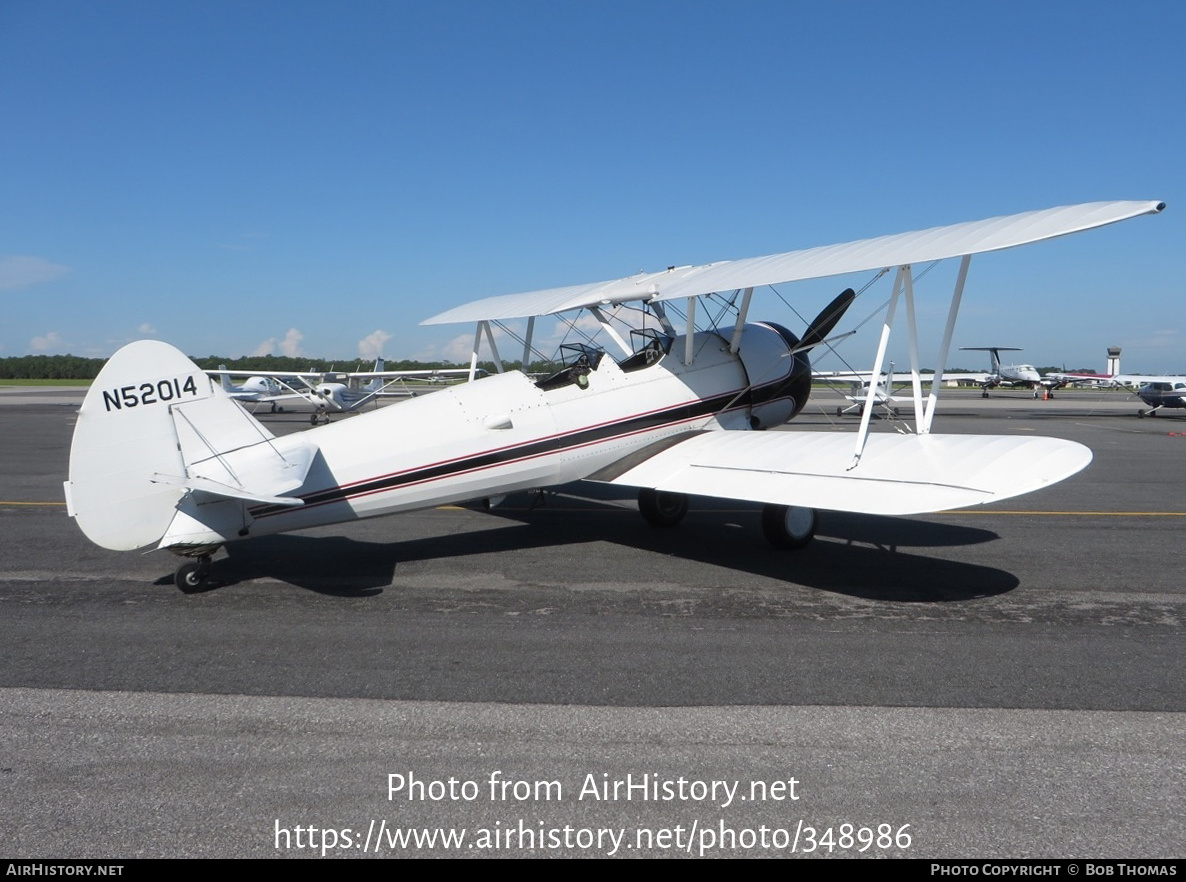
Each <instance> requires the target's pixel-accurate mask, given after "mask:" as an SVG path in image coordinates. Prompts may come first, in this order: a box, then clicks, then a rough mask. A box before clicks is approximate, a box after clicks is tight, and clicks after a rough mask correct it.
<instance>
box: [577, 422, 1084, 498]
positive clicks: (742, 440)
mask: <svg viewBox="0 0 1186 882" xmlns="http://www.w3.org/2000/svg"><path fill="white" fill-rule="evenodd" d="M853 445H854V438H853V436H852V435H851V434H839V433H832V432H794V431H789V432H737V431H718V432H705V433H703V434H699V435H693V436H691V437H689V438H687V439H686V440H683V441H681V442H679V443H675V444H671V443H670V442H666V443H664V442H661V443H660V444H659V445H656V448H652V450H653V451H654V452H652V453H651V454H650V455H649V456H646V451H643V452H642V454H641V455H642V456H646V458H645V459H643V460H642V461H641V462H640V461H639V456H640V454H635V455H634V456H633V457H630V458H628V460H625V461H623V462H621V463H619V464H618V465H617V466H615V467H611V468H609V469H604V470H602V471H601V472H599V473H597V474H595V475H592V476H591V478H592V479H593V480H598V481H605V482H609V483H613V484H623V485H626V486H633V487H652V488H654V489H656V490H661V491H667V492H673V493H689V494H694V495H699V496H715V497H722V498H725V499H739V500H748V501H752V502H765V503H774V504H777V505H796V506H806V507H810V508H818V509H825V510H832V511H852V512H863V513H866V514H882V515H908V514H922V513H925V512H934V511H946V510H948V509H953V508H964V507H967V506H972V505H985V504H987V503H990V502H997V501H999V500H1002V499H1008V498H1010V497H1012V496H1019V495H1021V494H1023V493H1030V492H1032V491H1034V490H1038V489H1041V488H1042V487H1046V486H1048V485H1050V484H1055V483H1057V482H1059V481H1061V480H1063V479H1065V478H1069V477H1070V476H1071V475H1073V474H1075V473H1076V472H1079V471H1081V470H1082V469H1084V468H1086V467H1087V466H1088V464H1089V463H1090V462H1091V450H1089V449H1088V448H1087V447H1084V446H1083V445H1082V444H1077V443H1075V442H1074V441H1064V440H1061V439H1058V438H1042V437H1036V438H1035V437H1018V436H1012V435H871V436H869V438H868V440H867V442H866V444H865V449H864V452H863V453H862V454H861V458H860V463H859V465H857V466H855V467H853V465H852V464H853V460H854V447H853ZM660 448H661V449H660Z"/></svg>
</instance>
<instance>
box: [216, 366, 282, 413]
mask: <svg viewBox="0 0 1186 882" xmlns="http://www.w3.org/2000/svg"><path fill="white" fill-rule="evenodd" d="M207 373H215V374H217V375H218V377H219V378H220V379H221V381H222V389H223V391H224V392H226V394H227V395H228V396H230V397H231V398H232V399H234V400H235V401H250V402H253V403H256V404H259V403H267V404H271V405H272V412H273V413H275V411H276V409H277V408H276V402H277V401H280V400H282V399H283V397H284V389H283V387H282V386H281V385H280V384H279V383H278V382H277V381H276V380H275V379H274V378H273V377H270V376H261V375H259V374H255V373H250V374H247V379H246V380H244V381H243V382H242V383H240V384H238V385H235V384H234V383H232V382H231V377H232V376H233V375H237V374H238V373H239V372H238V371H235V372H233V373H232V372H228V371H227V369H226V365H225V364H220V365H219V366H218V370H217V371H207Z"/></svg>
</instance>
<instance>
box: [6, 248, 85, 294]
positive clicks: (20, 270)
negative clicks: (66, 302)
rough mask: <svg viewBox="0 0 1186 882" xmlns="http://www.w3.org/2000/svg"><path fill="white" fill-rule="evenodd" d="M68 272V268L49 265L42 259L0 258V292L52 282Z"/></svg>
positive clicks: (53, 264) (16, 255) (28, 257)
mask: <svg viewBox="0 0 1186 882" xmlns="http://www.w3.org/2000/svg"><path fill="white" fill-rule="evenodd" d="M69 272H70V267H68V266H62V265H61V264H57V263H50V262H49V261H48V260H46V259H45V258H44V257H30V256H27V255H22V254H14V255H11V256H9V257H0V290H7V291H15V290H16V289H17V288H28V287H31V286H32V285H40V284H42V283H43V282H52V281H53V280H54V279H57V278H59V277H61V276H64V275H66V274H67V273H69Z"/></svg>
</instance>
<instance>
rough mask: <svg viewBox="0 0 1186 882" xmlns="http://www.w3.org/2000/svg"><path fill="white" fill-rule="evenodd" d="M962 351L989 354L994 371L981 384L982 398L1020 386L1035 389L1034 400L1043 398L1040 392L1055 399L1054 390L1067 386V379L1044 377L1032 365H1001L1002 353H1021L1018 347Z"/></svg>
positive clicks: (969, 347) (978, 347) (981, 347)
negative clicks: (998, 390)
mask: <svg viewBox="0 0 1186 882" xmlns="http://www.w3.org/2000/svg"><path fill="white" fill-rule="evenodd" d="M960 350H961V351H965V352H987V353H988V359H989V363H990V364H991V366H992V370H991V372H990V373H989V375H988V377H987V378H986V379H985V381H984V382H983V383H982V384H981V385H982V387H983V388H982V391H981V393H980V394H981V396H982V397H984V398H987V397H988V391H989V390H990V389H996V388H997V387H998V386H1009V387H1011V388H1014V389H1016V388H1017V387H1018V386H1020V387H1022V388H1024V389H1033V390H1034V398H1040V397H1042V392H1041V391H1040V390H1045V392H1046V397H1047V398H1053V397H1054V390H1055V389H1061V388H1062V387H1063V386H1065V385H1066V384H1067V381H1066V380H1065V379H1062V378H1061V377H1058V376H1054V377H1043V376H1042V375H1041V374H1040V373H1038V369H1037V368H1036V367H1034V366H1033V365H1032V364H1001V353H1002V352H1020V351H1021V350H1020V349H1018V348H1017V347H1016V346H961V347H960Z"/></svg>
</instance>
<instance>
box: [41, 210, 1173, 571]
mask: <svg viewBox="0 0 1186 882" xmlns="http://www.w3.org/2000/svg"><path fill="white" fill-rule="evenodd" d="M1164 207H1165V206H1164V203H1161V202H1098V203H1089V204H1085V205H1074V206H1065V207H1061V208H1053V209H1046V210H1042V211H1031V212H1026V213H1023V214H1019V215H1011V216H1008V217H998V218H991V219H988V220H983V221H972V222H969V223H962V224H955V225H951V226H944V227H935V228H932V229H928V230H922V231H918V232H912V233H902V234H897V235H890V236H882V237H879V238H874V239H866V240H862V241H858V242H851V243H846V244H840V245H832V246H826V247H822V248H808V249H806V250H801V251H790V252H786V253H783V254H775V255H769V256H766V257H759V258H749V259H742V260H731V261H722V262H718V263H712V264H705V265H701V266H685V267H669V268H667V269H665V270H661V271H659V272H652V273H640V274H637V275H633V276H628V277H626V278H622V279H615V280H612V281H608V282H598V283H593V284H585V285H576V286H570V287H565V288H553V289H548V290H544V291H534V292H529V293H526V294H512V295H504V296H499V297H491V298H486V299H483V300H479V301H476V302H474V303H470V304H468V305H466V306H460V307H457V308H455V309H451V310H448V311H446V312H444V313H441V314H440V315H437V316H434V317H433V318H431V319H428V320H427V322H426V324H445V323H455V322H476V324H477V330H476V332H475V335H474V347H473V349H474V351H473V353H472V354H471V371H472V370H473V368H474V366H476V364H477V359H478V350H479V347H480V344H481V341H482V338H483V336H485V338H486V341H487V343H488V344H489V347H490V349H491V350H492V355H493V360H494V364H495V366H496V367H501V365H502V359H501V357H500V355H499V353H498V348H497V345H496V344H497V341H496V339H495V335H494V334H493V327H494V326H499V325H501V323H502V322H503V321H506V320H512V319H521V318H526V319H527V333H526V335H525V338H524V340H523V342H524V353H525V355H526V354H527V353H529V352H531V351H532V339H533V329H534V320H535V319H536V318H538V317H540V316H550V315H556V314H564V313H571V312H576V311H587V312H588V313H589V314H590V315H592V316H593V318H594V319H596V321H597V322H598V323H599V324H600V325H601V327H602V328H603V329H604V330H605V332H606V336H607V337H608V338H609V341H610V342H611V343H612V345H613V346H614V347H615V348H616V350H617V352H616V354H611V353H610V352H609V351H607V350H606V349H605V348H601V347H599V346H595V345H592V344H588V343H581V344H576V345H573V346H569V347H567V348H566V350H565V351H564V356H565V357H564V363H563V365H562V367H561V368H560V369H559V370H557V371H556V372H555V373H553V374H551V375H549V376H547V377H544V378H542V379H540V380H533V379H532V378H530V377H528V376H527V375H525V374H524V373H522V372H521V371H517V370H501V371H500V372H498V373H495V374H493V375H491V376H488V377H485V378H482V379H476V380H474V381H473V382H467V383H462V384H459V385H455V386H447V387H445V388H443V389H441V390H440V391H438V392H434V393H433V394H431V395H424V396H420V397H418V398H413V399H410V400H408V401H406V402H404V403H402V404H400V405H399V406H397V407H386V408H380V409H378V410H374V411H369V412H367V413H364V414H361V415H359V416H357V417H355V418H353V419H350V420H342V421H339V422H336V423H331V424H329V425H326V426H319V427H316V428H311V429H309V430H307V431H304V432H298V433H294V434H290V435H286V436H284V437H275V436H273V435H272V434H271V433H270V432H269V431H268V430H267V429H266V428H265V427H264V426H263V425H262V424H261V423H259V422H258V421H257V420H255V419H254V418H253V417H252V416H251V415H250V414H248V413H247V412H246V411H245V410H244V409H243V408H242V407H241V406H240V405H239V404H238V403H237V402H235V401H234V400H232V399H231V398H230V397H229V396H228V395H227V394H226V392H225V391H223V389H222V388H221V386H220V385H219V384H218V383H215V382H214V380H213V378H211V377H208V376H207V375H206V374H205V373H204V372H203V371H202V370H200V369H199V368H198V367H197V366H196V365H195V364H194V363H193V362H192V361H190V360H189V359H188V358H187V357H186V356H185V355H184V354H182V353H181V352H180V351H179V350H177V349H175V348H173V347H172V346H170V345H168V344H166V343H163V342H160V341H154V340H143V341H139V342H136V343H131V344H128V345H127V346H125V347H124V348H122V349H120V350H119V351H118V352H116V353H115V355H113V356H112V357H111V359H110V360H109V361H108V362H107V364H106V365H105V366H104V368H103V370H102V371H101V372H100V374H99V376H98V377H97V378H96V380H95V382H94V384H93V385H92V386H91V388H90V391H89V392H88V393H87V396H86V398H85V400H84V402H83V404H82V407H81V409H80V410H79V415H78V422H77V424H76V426H75V430H74V438H73V441H72V444H71V450H70V473H69V478H68V480H67V481H66V482H65V485H64V489H65V495H66V502H67V510H68V512H69V514H70V515H71V516H72V517H73V518H74V519H75V521H76V523H77V524H78V526H79V527H80V528H81V529H82V531H83V533H84V534H85V535H86V536H87V537H89V538H90V540H91V541H93V542H95V543H96V544H98V545H100V546H102V547H104V548H108V549H113V550H126V551H132V550H142V549H164V550H167V551H169V552H171V553H173V554H175V555H179V556H181V557H182V558H184V559H185V562H184V563H183V564H181V566H179V567H178V568H177V570H176V573H175V577H174V578H175V581H176V583H177V585H178V587H180V588H181V589H182V590H183V591H196V590H201V589H202V588H203V587H204V586H205V585H206V583H207V580H208V578H209V574H210V570H211V561H212V555H213V554H214V553H215V552H216V551H217V550H218V549H220V548H221V547H222V546H223V545H225V544H227V543H230V542H241V541H246V540H249V539H251V538H253V537H257V536H266V535H268V534H273V533H280V532H285V531H290V530H298V529H303V528H306V527H316V526H320V525H326V524H336V523H344V522H348V521H354V520H357V519H359V518H365V517H374V516H377V515H385V514H392V513H395V512H405V511H413V510H416V509H422V508H428V507H433V506H439V505H442V504H447V503H454V502H460V501H466V500H480V499H491V498H497V497H499V496H501V495H503V494H507V493H511V492H515V491H520V490H530V489H537V488H544V487H550V486H554V485H558V484H563V483H567V482H570V481H574V480H581V479H584V480H589V481H599V482H604V483H609V484H614V485H617V486H626V487H632V488H635V489H637V490H638V501H639V509H640V511H641V513H642V515H643V516H644V517H645V518H646V519H647V520H648V521H649V522H650V523H652V524H654V525H656V526H667V527H670V526H673V525H675V524H677V523H678V522H679V521H680V520H681V519H682V518H683V516H684V514H685V513H686V511H687V509H688V506H689V497H701V496H704V497H723V498H728V499H738V500H748V501H751V502H757V503H761V504H763V505H764V508H763V512H762V525H763V532H764V533H765V534H766V536H767V538H768V539H769V540H770V541H771V543H772V544H774V545H775V546H777V547H780V548H801V547H803V546H806V545H807V544H808V543H810V541H811V539H812V537H813V536H814V534H815V528H816V522H817V520H816V512H817V510H819V509H825V510H835V511H846V512H860V513H868V514H880V515H909V514H918V513H923V512H936V511H945V510H948V509H953V508H964V507H968V506H976V505H983V504H986V503H992V502H997V501H999V500H1002V499H1008V498H1010V497H1013V496H1017V495H1019V494H1023V493H1029V492H1032V491H1034V490H1038V489H1040V488H1043V487H1047V486H1049V485H1050V484H1053V483H1055V482H1057V481H1061V480H1063V479H1065V478H1067V477H1069V476H1071V475H1073V474H1075V473H1076V472H1078V471H1080V470H1081V469H1083V468H1084V467H1086V466H1087V464H1088V463H1089V462H1090V461H1091V457H1092V454H1091V451H1090V450H1089V449H1088V448H1087V447H1085V446H1083V445H1082V444H1078V443H1076V442H1073V441H1066V440H1063V439H1059V438H1043V437H1033V436H1028V435H1027V436H1018V435H997V436H979V435H942V434H936V433H933V432H932V431H931V426H932V421H933V418H934V415H935V406H936V403H937V400H938V393H939V385H940V384H939V380H938V379H932V382H931V387H930V390H929V393H928V394H927V395H926V396H925V397H924V394H923V391H922V382H921V378H920V372H919V360H918V333H917V332H918V329H917V327H916V324H915V316H916V310H915V308H914V299H915V298H914V280H915V274H914V270H913V267H914V265H916V264H921V263H929V262H931V261H936V260H942V259H944V258H958V259H959V271H958V273H957V276H956V282H955V287H954V289H953V291H952V294H951V303H950V306H949V309H948V318H947V323H946V326H945V328H944V331H943V337H942V341H941V343H940V344H939V347H938V353H939V356H938V363H939V366H940V367H939V369H938V370H937V371H936V377H938V376H940V375H941V374H942V365H944V364H945V363H946V359H947V355H948V352H949V347H950V342H951V337H952V334H953V332H954V327H955V321H956V317H957V315H958V311H959V305H960V302H961V300H962V297H963V293H964V287H965V283H966V280H967V276H968V269H969V266H970V261H971V257H972V255H974V254H980V253H983V252H989V251H998V250H1001V249H1005V248H1012V247H1015V246H1019V245H1024V244H1027V243H1032V242H1038V241H1042V240H1045V239H1050V238H1054V237H1056V236H1063V235H1067V234H1070V233H1076V232H1080V231H1084V230H1089V229H1092V228H1096V227H1101V226H1104V225H1106V224H1112V223H1116V222H1119V221H1123V220H1127V219H1131V218H1136V217H1138V216H1141V215H1146V214H1157V213H1159V212H1161V211H1162V209H1163V208H1164ZM860 272H871V273H873V274H874V275H875V278H876V277H881V276H883V275H885V276H888V275H892V276H893V286H892V293H891V295H890V298H889V302H888V305H887V306H886V308H885V313H884V319H883V324H882V329H881V335H880V339H879V342H878V346H877V353H876V355H875V357H874V360H873V367H872V370H871V375H873V376H878V375H880V373H881V371H882V366H883V364H884V362H885V356H886V351H887V347H888V344H889V340H890V336H891V331H892V328H893V324H894V318H895V316H896V314H897V307H898V305H899V303H904V305H905V313H906V324H907V330H908V335H909V336H908V341H909V349H910V365H911V367H910V380H911V399H912V402H913V427H912V428H913V431H911V432H905V431H903V432H902V433H893V434H890V433H871V432H870V420H871V418H872V415H873V407H872V404H873V400H874V397H875V391H874V389H872V388H871V389H870V390H869V392H868V394H867V398H866V407H865V409H864V412H863V413H862V415H861V419H860V424H859V426H858V427H857V429H856V431H855V432H854V433H847V432H842V433H841V432H835V431H811V430H807V431H794V430H793V429H792V430H789V431H775V432H771V431H763V430H765V429H772V428H777V427H779V426H782V425H783V424H785V423H787V422H788V421H792V420H793V419H794V417H795V416H796V415H797V414H799V413H801V412H802V410H803V407H804V406H805V405H806V403H807V400H808V397H809V396H810V394H811V362H810V355H811V351H812V349H814V348H815V347H816V346H818V345H820V344H821V343H823V342H825V341H827V340H831V339H832V337H831V334H832V331H833V330H834V329H835V328H836V326H837V325H838V323H839V322H841V321H842V320H843V318H844V315H845V313H846V311H847V310H848V309H849V307H850V306H851V304H852V303H853V300H854V299H855V295H854V293H853V291H852V290H851V289H848V290H846V291H844V292H842V293H841V294H840V295H839V296H837V297H836V298H835V299H834V300H833V301H832V302H831V303H829V304H828V305H827V306H825V307H824V308H823V309H822V310H821V311H820V312H819V314H818V315H817V316H816V318H815V319H814V320H813V321H812V322H810V323H809V324H808V326H807V328H806V330H805V331H804V332H803V334H802V336H801V337H800V336H797V335H796V334H794V333H793V332H791V331H790V330H788V329H787V328H786V327H784V326H782V325H780V324H777V323H775V322H771V321H752V322H751V321H749V318H748V313H749V307H750V303H751V300H752V295H753V291H754V288H755V287H759V286H764V285H773V284H779V283H789V282H795V281H800V280H804V279H813V278H822V277H828V276H836V275H845V274H851V273H860ZM730 292H731V293H730ZM706 297H712V298H713V302H714V303H716V304H719V303H720V302H721V301H722V300H723V301H724V302H725V303H728V304H730V306H731V309H730V311H729V312H728V313H727V314H726V313H722V312H721V311H720V310H715V311H714V312H715V314H716V315H718V316H719V319H717V320H716V321H715V322H713V323H711V324H710V325H708V326H703V325H698V324H697V315H698V311H702V312H703V313H705V314H708V313H709V312H710V310H709V309H708V308H707V306H706V307H704V308H703V309H702V310H701V308H700V307H698V303H700V301H701V298H706ZM625 303H629V304H632V305H633V306H634V307H635V309H638V310H642V311H643V312H644V313H645V315H646V319H647V325H648V326H647V327H646V328H643V329H641V330H643V331H644V333H642V334H639V335H636V336H635V337H633V338H632V341H633V342H627V340H626V338H625V337H623V336H622V335H621V334H619V333H618V331H617V329H616V328H615V327H614V326H613V324H612V322H611V321H610V313H609V309H610V308H612V307H613V306H614V305H617V304H625ZM528 361H530V359H529V358H527V357H524V359H523V363H527V362H528Z"/></svg>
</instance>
